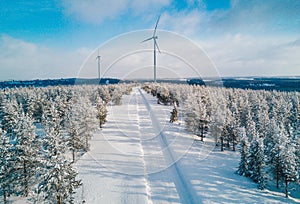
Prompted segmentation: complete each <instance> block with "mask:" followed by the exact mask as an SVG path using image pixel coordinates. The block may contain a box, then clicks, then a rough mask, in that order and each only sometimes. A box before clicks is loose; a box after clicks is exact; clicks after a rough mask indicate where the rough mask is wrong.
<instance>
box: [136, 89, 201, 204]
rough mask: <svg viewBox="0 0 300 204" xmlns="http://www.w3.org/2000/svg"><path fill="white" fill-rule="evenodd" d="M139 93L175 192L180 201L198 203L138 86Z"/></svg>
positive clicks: (194, 192) (195, 194)
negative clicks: (156, 132)
mask: <svg viewBox="0 0 300 204" xmlns="http://www.w3.org/2000/svg"><path fill="white" fill-rule="evenodd" d="M139 93H140V95H141V96H142V98H143V102H144V104H145V106H146V108H147V110H148V112H149V115H150V118H151V121H152V125H153V128H154V129H155V130H157V131H159V135H157V139H159V141H160V142H159V143H160V145H161V149H162V150H163V154H164V157H165V160H166V161H167V163H168V164H172V165H170V166H169V167H168V169H169V170H170V171H171V174H172V178H173V182H174V184H175V186H176V190H177V193H178V195H179V197H180V201H181V203H199V202H200V201H199V197H198V196H197V193H196V191H195V190H194V188H193V186H192V184H191V183H190V182H189V180H187V179H185V177H184V175H183V173H182V172H181V170H180V167H179V166H178V165H177V162H178V161H177V159H176V158H175V157H174V156H173V151H172V149H171V148H169V143H168V141H167V139H166V135H165V134H164V131H163V129H162V128H161V127H160V123H159V121H158V120H157V117H156V115H155V113H154V111H153V110H152V108H151V105H150V103H149V102H148V100H147V98H146V97H145V95H144V93H143V91H142V90H141V89H140V88H139Z"/></svg>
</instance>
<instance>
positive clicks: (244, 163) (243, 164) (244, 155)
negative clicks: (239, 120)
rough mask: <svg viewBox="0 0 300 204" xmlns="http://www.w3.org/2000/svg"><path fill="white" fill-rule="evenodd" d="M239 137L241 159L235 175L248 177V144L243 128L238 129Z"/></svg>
mask: <svg viewBox="0 0 300 204" xmlns="http://www.w3.org/2000/svg"><path fill="white" fill-rule="evenodd" d="M239 136H240V138H241V142H240V146H241V147H240V154H241V159H240V163H239V168H238V171H237V173H238V174H240V175H242V176H246V177H249V176H250V173H249V165H248V155H249V147H250V144H249V141H248V138H247V134H246V130H245V128H240V131H239Z"/></svg>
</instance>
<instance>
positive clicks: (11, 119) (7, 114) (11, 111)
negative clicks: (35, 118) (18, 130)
mask: <svg viewBox="0 0 300 204" xmlns="http://www.w3.org/2000/svg"><path fill="white" fill-rule="evenodd" d="M1 108H2V110H1V112H2V119H1V125H2V129H3V130H4V131H5V132H6V134H7V136H8V137H9V139H10V140H13V139H14V137H15V136H14V128H15V125H16V124H17V121H18V115H19V111H20V108H19V105H18V104H17V101H16V99H15V98H11V99H4V100H3V101H2V104H1Z"/></svg>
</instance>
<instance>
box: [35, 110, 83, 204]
mask: <svg viewBox="0 0 300 204" xmlns="http://www.w3.org/2000/svg"><path fill="white" fill-rule="evenodd" d="M43 121H44V126H45V132H46V135H45V138H44V153H43V154H44V158H43V161H42V162H43V167H44V172H43V175H42V178H41V182H40V184H39V186H38V193H39V194H42V196H43V197H44V199H45V200H47V201H48V202H50V203H59V204H62V203H65V202H68V201H70V200H72V194H73V193H74V189H76V188H78V187H79V185H80V181H77V180H76V175H77V173H76V170H75V169H74V168H73V166H72V165H71V163H70V162H69V161H68V160H67V159H66V151H67V145H66V144H65V140H64V139H65V138H64V137H63V135H62V130H61V120H60V116H59V113H58V111H57V110H56V108H55V107H54V105H53V104H48V106H47V108H46V109H45V111H44V116H43Z"/></svg>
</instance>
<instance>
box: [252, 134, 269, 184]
mask: <svg viewBox="0 0 300 204" xmlns="http://www.w3.org/2000/svg"><path fill="white" fill-rule="evenodd" d="M248 162H249V172H250V178H251V179H252V180H253V181H254V182H256V183H258V184H259V188H260V189H264V188H265V183H266V173H265V168H266V165H265V154H264V143H263V139H262V138H259V137H258V135H257V136H255V137H253V140H252V142H251V145H250V148H249V154H248Z"/></svg>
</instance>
